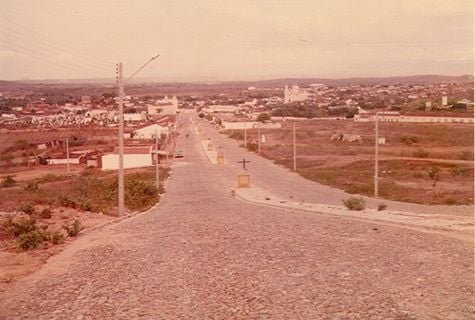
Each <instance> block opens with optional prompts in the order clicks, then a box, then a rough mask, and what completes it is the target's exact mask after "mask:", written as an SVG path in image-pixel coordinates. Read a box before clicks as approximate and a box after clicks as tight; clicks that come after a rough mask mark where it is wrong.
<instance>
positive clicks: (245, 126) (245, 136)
mask: <svg viewBox="0 0 475 320" xmlns="http://www.w3.org/2000/svg"><path fill="white" fill-rule="evenodd" d="M244 148H246V149H247V122H246V123H244Z"/></svg>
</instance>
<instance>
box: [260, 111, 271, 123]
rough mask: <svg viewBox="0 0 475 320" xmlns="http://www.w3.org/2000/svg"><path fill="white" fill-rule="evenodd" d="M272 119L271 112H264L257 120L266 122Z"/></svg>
mask: <svg viewBox="0 0 475 320" xmlns="http://www.w3.org/2000/svg"><path fill="white" fill-rule="evenodd" d="M269 120H270V114H268V113H267V112H263V113H261V114H259V115H258V116H257V121H260V122H264V121H269Z"/></svg>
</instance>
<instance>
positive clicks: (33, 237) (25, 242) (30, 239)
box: [17, 230, 47, 250]
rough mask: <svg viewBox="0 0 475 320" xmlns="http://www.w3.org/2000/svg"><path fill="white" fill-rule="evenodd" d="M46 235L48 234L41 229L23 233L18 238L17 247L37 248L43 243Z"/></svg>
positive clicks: (25, 248) (24, 248)
mask: <svg viewBox="0 0 475 320" xmlns="http://www.w3.org/2000/svg"><path fill="white" fill-rule="evenodd" d="M46 237H47V236H46V234H45V233H44V232H42V231H40V230H33V231H30V232H28V233H23V234H21V235H20V236H19V237H18V239H17V247H18V248H21V249H23V250H28V249H35V248H37V247H39V246H40V245H42V244H43V242H44V241H45V240H46V239H45V238H46Z"/></svg>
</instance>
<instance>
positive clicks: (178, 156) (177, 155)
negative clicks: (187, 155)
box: [175, 150, 183, 158]
mask: <svg viewBox="0 0 475 320" xmlns="http://www.w3.org/2000/svg"><path fill="white" fill-rule="evenodd" d="M175 158H183V151H182V150H176V151H175Z"/></svg>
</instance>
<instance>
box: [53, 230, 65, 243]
mask: <svg viewBox="0 0 475 320" xmlns="http://www.w3.org/2000/svg"><path fill="white" fill-rule="evenodd" d="M65 238H66V237H65V236H64V234H63V233H62V232H59V231H54V232H52V233H51V234H50V235H49V241H51V243H52V244H61V243H63V242H64V240H65Z"/></svg>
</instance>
